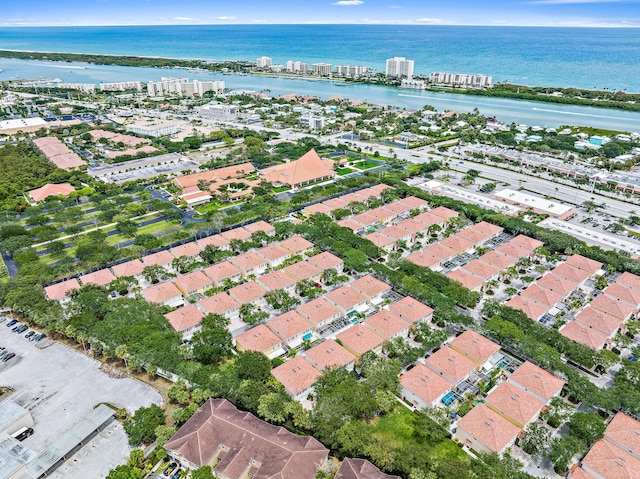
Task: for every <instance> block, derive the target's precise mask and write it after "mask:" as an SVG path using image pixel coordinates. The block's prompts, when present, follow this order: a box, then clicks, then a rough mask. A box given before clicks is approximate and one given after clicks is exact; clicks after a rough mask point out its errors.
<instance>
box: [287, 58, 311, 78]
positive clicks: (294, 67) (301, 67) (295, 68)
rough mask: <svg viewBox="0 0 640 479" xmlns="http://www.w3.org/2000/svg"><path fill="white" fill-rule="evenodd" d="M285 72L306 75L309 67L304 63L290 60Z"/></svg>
mask: <svg viewBox="0 0 640 479" xmlns="http://www.w3.org/2000/svg"><path fill="white" fill-rule="evenodd" d="M285 70H286V71H287V72H289V73H302V74H303V75H306V73H307V72H308V71H309V65H308V64H306V63H303V62H298V61H292V60H289V61H288V62H287V63H286V65H285Z"/></svg>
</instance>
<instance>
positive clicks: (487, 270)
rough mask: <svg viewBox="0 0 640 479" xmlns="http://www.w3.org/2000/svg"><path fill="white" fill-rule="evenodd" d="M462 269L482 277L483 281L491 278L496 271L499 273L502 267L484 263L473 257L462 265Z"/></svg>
mask: <svg viewBox="0 0 640 479" xmlns="http://www.w3.org/2000/svg"><path fill="white" fill-rule="evenodd" d="M463 269H465V270H466V271H469V272H470V273H473V274H474V275H476V276H478V277H479V278H482V279H484V280H485V281H486V280H488V279H489V278H493V277H494V276H496V275H497V274H498V273H500V271H502V268H500V267H498V266H495V265H492V264H489V263H485V262H484V261H481V260H479V259H474V260H473V261H471V262H470V263H467V264H466V265H464V266H463Z"/></svg>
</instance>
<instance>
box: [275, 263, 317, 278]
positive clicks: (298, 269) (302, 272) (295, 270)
mask: <svg viewBox="0 0 640 479" xmlns="http://www.w3.org/2000/svg"><path fill="white" fill-rule="evenodd" d="M282 271H284V272H285V273H286V274H288V275H289V276H290V277H291V278H293V279H294V280H295V281H298V282H299V281H304V280H310V281H313V282H317V281H320V278H321V277H322V270H320V269H319V268H316V267H315V266H313V265H312V264H311V263H309V262H308V261H298V262H297V263H294V264H292V265H290V266H287V267H286V268H284V269H283V270H282Z"/></svg>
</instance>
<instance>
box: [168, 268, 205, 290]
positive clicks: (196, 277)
mask: <svg viewBox="0 0 640 479" xmlns="http://www.w3.org/2000/svg"><path fill="white" fill-rule="evenodd" d="M174 283H175V284H176V286H177V287H178V289H180V291H182V292H183V293H184V294H190V293H189V292H190V291H196V290H200V289H204V288H211V287H212V286H213V281H211V279H210V278H209V277H208V276H207V275H206V274H204V273H203V272H202V271H193V272H191V273H187V274H183V275H182V276H178V277H177V278H176V279H175V280H174Z"/></svg>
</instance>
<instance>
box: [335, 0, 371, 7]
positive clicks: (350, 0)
mask: <svg viewBox="0 0 640 479" xmlns="http://www.w3.org/2000/svg"><path fill="white" fill-rule="evenodd" d="M363 3H364V1H363V0H339V1H337V2H333V3H332V4H331V5H335V6H336V7H355V6H357V5H362V4H363Z"/></svg>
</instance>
